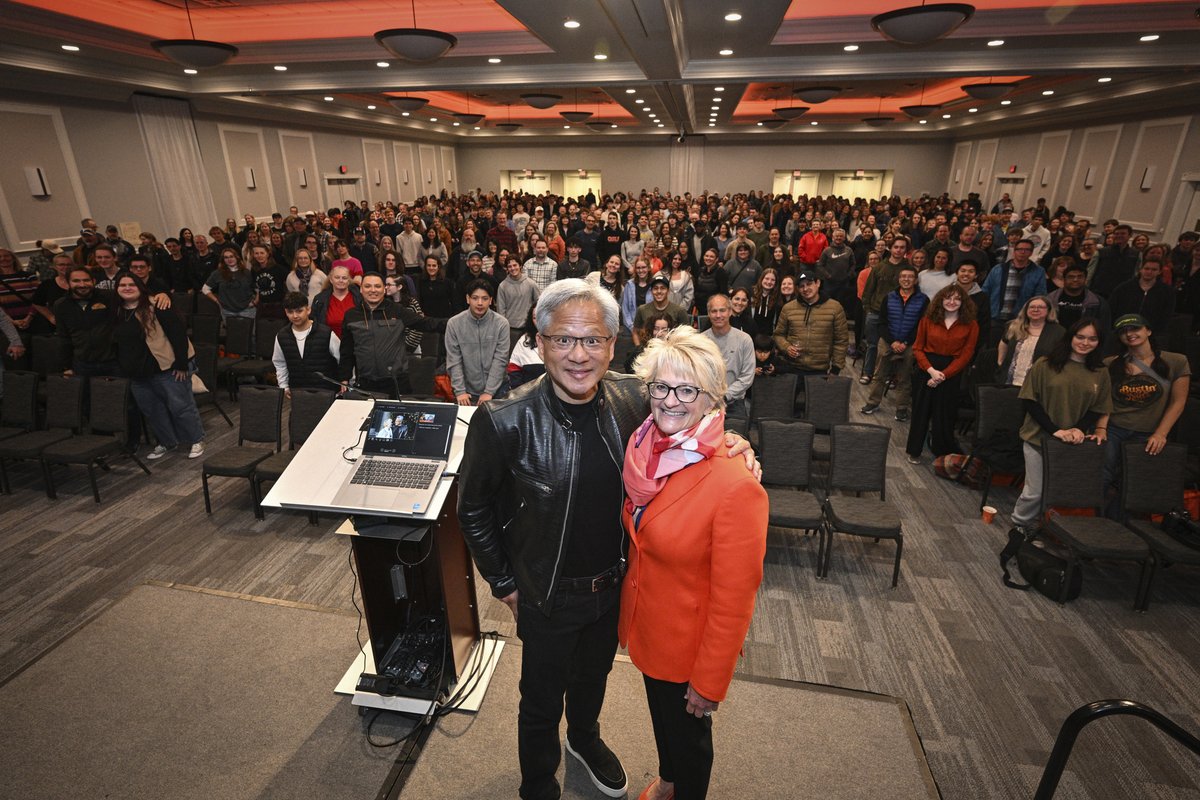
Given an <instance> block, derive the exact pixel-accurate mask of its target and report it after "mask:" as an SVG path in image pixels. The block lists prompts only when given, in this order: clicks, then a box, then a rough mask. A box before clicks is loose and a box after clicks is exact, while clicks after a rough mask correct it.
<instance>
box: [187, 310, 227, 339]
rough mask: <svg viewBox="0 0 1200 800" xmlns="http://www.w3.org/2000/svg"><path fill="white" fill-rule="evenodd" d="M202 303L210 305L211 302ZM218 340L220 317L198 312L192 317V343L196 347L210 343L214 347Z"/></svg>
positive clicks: (219, 337)
mask: <svg viewBox="0 0 1200 800" xmlns="http://www.w3.org/2000/svg"><path fill="white" fill-rule="evenodd" d="M202 305H208V306H211V305H212V303H209V302H207V301H206V302H204V303H203V304H202ZM220 341H221V318H220V317H212V316H201V315H199V314H197V315H196V316H194V317H192V344H194V345H195V346H196V347H199V346H200V345H202V344H211V345H212V346H213V347H214V348H215V347H216V346H217V344H218V343H219V342H220Z"/></svg>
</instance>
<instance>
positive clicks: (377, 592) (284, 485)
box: [263, 400, 504, 714]
mask: <svg viewBox="0 0 1200 800" xmlns="http://www.w3.org/2000/svg"><path fill="white" fill-rule="evenodd" d="M371 406H372V403H371V401H364V400H338V401H336V402H334V403H333V405H332V406H330V408H329V410H328V411H327V412H326V413H325V416H324V417H323V418H322V419H321V422H320V423H319V424H318V425H317V427H316V429H314V431H313V433H312V435H310V436H309V438H308V440H307V441H306V442H305V443H304V445H303V446H302V447H301V448H300V450H299V451H298V452H297V453H296V456H295V457H294V458H293V459H292V463H291V464H290V465H289V466H288V468H287V470H286V471H285V472H284V473H283V475H282V476H281V477H280V479H279V480H278V481H277V482H276V483H275V485H274V486H272V487H271V491H270V492H268V493H267V496H266V497H265V498H263V505H264V506H273V507H276V508H287V509H295V510H300V511H325V512H329V511H332V512H339V511H340V512H344V513H346V514H348V515H349V514H355V513H358V511H359V510H358V509H355V508H353V507H347V506H335V505H333V497H334V496H335V495H336V494H337V491H338V489H339V488H340V487H341V485H342V482H343V480H344V479H345V477H346V476H347V475H348V474H349V473H350V472H351V471H352V470H353V469H354V463H353V462H352V461H349V460H347V458H350V457H354V456H356V455H357V454H358V452H357V448H356V447H355V443H356V442H359V444H360V445H361V431H360V428H361V427H362V423H363V421H364V420H365V419H366V418H367V415H368V414H370V412H371ZM474 411H475V409H474V408H471V407H462V408H460V409H459V411H458V422H457V424H456V425H455V428H454V439H453V442H452V445H451V451H450V460H449V463H448V464H447V468H446V474H445V475H444V476H443V477H442V479H441V481H440V482H439V484H438V487H437V490H436V491H435V492H434V497H433V501H432V502H431V503H430V504H429V508H428V510H427V511H426V512H425V513H424V514H422V515H420V516H405V517H391V518H388V520H387V522H385V523H383V524H378V525H370V526H362V525H361V524H360V527H359V528H356V527H355V525H354V524H353V522H352V520H350V519H347V520H346V521H345V522H343V523H342V525H341V526H340V527H339V528H338V529H337V533H338V534H339V535H342V536H345V537H346V538H347V540H348V541H349V544H350V551H351V559H352V561H353V565H354V571H355V574H356V576H357V580H358V583H359V586H360V593H361V596H362V613H363V620H364V622H365V627H366V636H365V637H363V639H364V640H360V642H359V646H360V652H359V653H358V654H357V655H356V656H355V658H354V661H353V662H352V663H351V664H350V667H349V668H348V669H347V670H346V673H345V674H344V675H343V676H342V679H341V680H340V681H339V682H338V685H337V687H336V691H337V692H338V693H340V694H349V695H353V696H354V700H353V702H354V704H355V705H361V706H369V707H372V708H384V709H389V710H392V711H401V712H406V713H414V714H424V713H427V712H429V711H431V710H432V708H433V707H434V706H435V705H436V702H437V701H436V700H430V699H429V698H427V697H421V696H409V695H406V694H404V693H403V689H400V690H399V691H400V692H401V693H400V694H394V695H381V694H377V693H375V692H368V691H360V690H359V689H358V688H357V686H358V680H359V677H360V676H361V675H362V674H363V673H369V674H379V672H380V671H381V668H382V666H383V665H382V664H380V663H379V661H380V660H381V659H382V657H383V655H384V654H385V653H386V652H387V651H388V649H389V648H390V647H391V646H392V644H393V642H395V641H396V637H397V636H400V635H403V634H404V633H405V631H406V630H408V623H409V622H410V621H411V620H414V619H417V618H419V617H421V616H425V615H436V616H441V617H442V618H443V619H444V621H445V636H446V639H447V641H446V647H447V652H446V656H445V658H444V663H443V665H442V669H441V672H442V677H441V678H440V680H441V682H442V684H443V685H444V686H446V687H448V688H449V687H452V686H453V685H454V684H455V683H457V682H460V681H462V680H463V679H464V678H466V677H467V676H471V687H472V690H471V691H470V693H469V694H467V695H466V697H464V698H463V699H462V702H461V703H459V704H456V707H457V708H459V709H462V710H469V711H470V710H478V708H479V704H480V702H482V699H483V695H484V693H485V692H486V691H487V686H488V682H489V681H490V679H491V673H492V671H493V670H494V669H495V665H496V662H497V660H498V658H499V656H500V652H501V650H502V649H503V646H504V645H503V643H502V642H497V641H493V640H481V639H480V636H479V613H478V604H477V601H476V594H475V570H474V567H473V565H472V563H471V556H470V553H469V551H468V550H467V545H466V542H465V541H464V539H463V536H462V531H461V530H460V528H459V525H458V512H457V508H458V489H457V483H458V468H459V464H460V463H461V461H462V450H463V443H464V441H465V440H466V435H467V426H468V425H469V424H470V420H471V416H472V415H473V413H474ZM371 513H372V514H375V513H377V512H371Z"/></svg>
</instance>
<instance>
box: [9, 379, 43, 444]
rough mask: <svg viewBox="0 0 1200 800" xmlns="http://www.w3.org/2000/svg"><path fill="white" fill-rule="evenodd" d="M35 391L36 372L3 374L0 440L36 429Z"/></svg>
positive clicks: (36, 382)
mask: <svg viewBox="0 0 1200 800" xmlns="http://www.w3.org/2000/svg"><path fill="white" fill-rule="evenodd" d="M37 390H38V374H37V373H36V372H26V371H23V370H20V371H18V370H11V371H10V370H6V371H5V372H4V400H3V403H2V404H0V439H8V438H11V437H13V436H18V435H20V434H22V433H28V432H29V431H31V430H33V429H34V428H36V427H37V409H38V402H37V396H38V391H37Z"/></svg>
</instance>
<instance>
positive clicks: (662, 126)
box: [658, 122, 667, 128]
mask: <svg viewBox="0 0 1200 800" xmlns="http://www.w3.org/2000/svg"><path fill="white" fill-rule="evenodd" d="M658 127H660V128H665V127H667V126H666V125H663V124H662V123H661V122H660V123H658Z"/></svg>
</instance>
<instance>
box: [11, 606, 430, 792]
mask: <svg viewBox="0 0 1200 800" xmlns="http://www.w3.org/2000/svg"><path fill="white" fill-rule="evenodd" d="M355 622H356V620H355V618H354V617H351V616H348V615H346V614H344V613H338V612H330V611H327V610H314V609H308V608H303V607H299V606H297V605H295V604H279V603H274V602H259V601H255V600H248V599H242V598H238V597H232V596H227V595H221V594H214V593H211V592H202V591H196V590H190V589H180V588H166V587H162V586H153V585H145V586H140V587H138V588H136V589H134V590H133V591H132V592H130V593H129V595H128V596H126V597H125V598H124V599H122V600H121V601H119V602H118V603H117V604H116V605H114V606H112V607H111V608H110V609H108V610H107V611H106V612H104V613H103V614H102V615H100V616H99V617H98V618H96V619H95V620H93V621H92V622H91V623H89V624H88V625H86V626H85V627H83V628H81V629H80V630H79V631H78V632H77V633H75V634H74V635H73V636H71V637H69V638H68V639H66V640H64V641H63V642H62V643H61V644H60V645H59V646H58V647H56V648H54V649H53V650H51V651H50V652H48V653H47V654H46V655H45V656H43V657H42V658H41V659H39V660H38V661H37V662H35V663H34V664H32V665H31V666H30V667H29V668H28V669H26V670H24V671H23V672H21V673H20V674H19V675H17V676H16V677H14V678H13V679H12V680H10V681H9V682H8V683H6V684H4V686H3V687H0V741H3V742H4V746H3V747H2V748H0V776H3V777H0V796H3V797H5V798H14V799H15V798H21V800H40V799H41V798H45V799H46V800H51V799H53V800H61V799H62V798H65V797H85V798H122V800H132V799H134V798H146V799H147V800H162V798H172V799H173V800H185V799H186V798H196V800H214V799H215V798H220V799H221V800H267V799H268V798H280V800H282V799H283V798H299V797H307V798H320V797H328V798H333V797H348V798H369V797H373V796H374V795H375V793H376V792H378V790H379V787H380V786H381V785H382V784H383V783H384V780H385V778H386V777H387V775H388V773H389V771H390V770H391V768H392V763H393V761H394V760H395V757H396V752H395V750H376V749H374V748H372V747H370V746H369V745H367V744H366V741H365V738H364V736H363V718H362V717H360V716H359V715H358V714H357V712H356V710H355V709H354V708H353V707H351V706H350V702H349V700H348V699H347V698H343V697H339V696H337V695H335V694H333V691H332V687H333V685H334V684H335V683H336V682H337V679H338V677H339V676H340V674H341V672H342V671H343V670H344V669H345V667H346V664H348V663H349V661H350V658H351V657H352V655H353V653H354V628H355ZM396 724H398V721H397V720H394V719H393V720H388V721H386V722H384V724H382V725H377V726H375V727H376V729H375V731H374V733H375V735H376V736H377V737H378V738H380V739H387V738H390V737H391V736H393V735H395V734H396V733H397V730H396V729H395V728H394V727H393V726H395V725H396ZM405 732H407V731H403V730H401V731H400V733H401V735H402V734H403V733H405Z"/></svg>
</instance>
